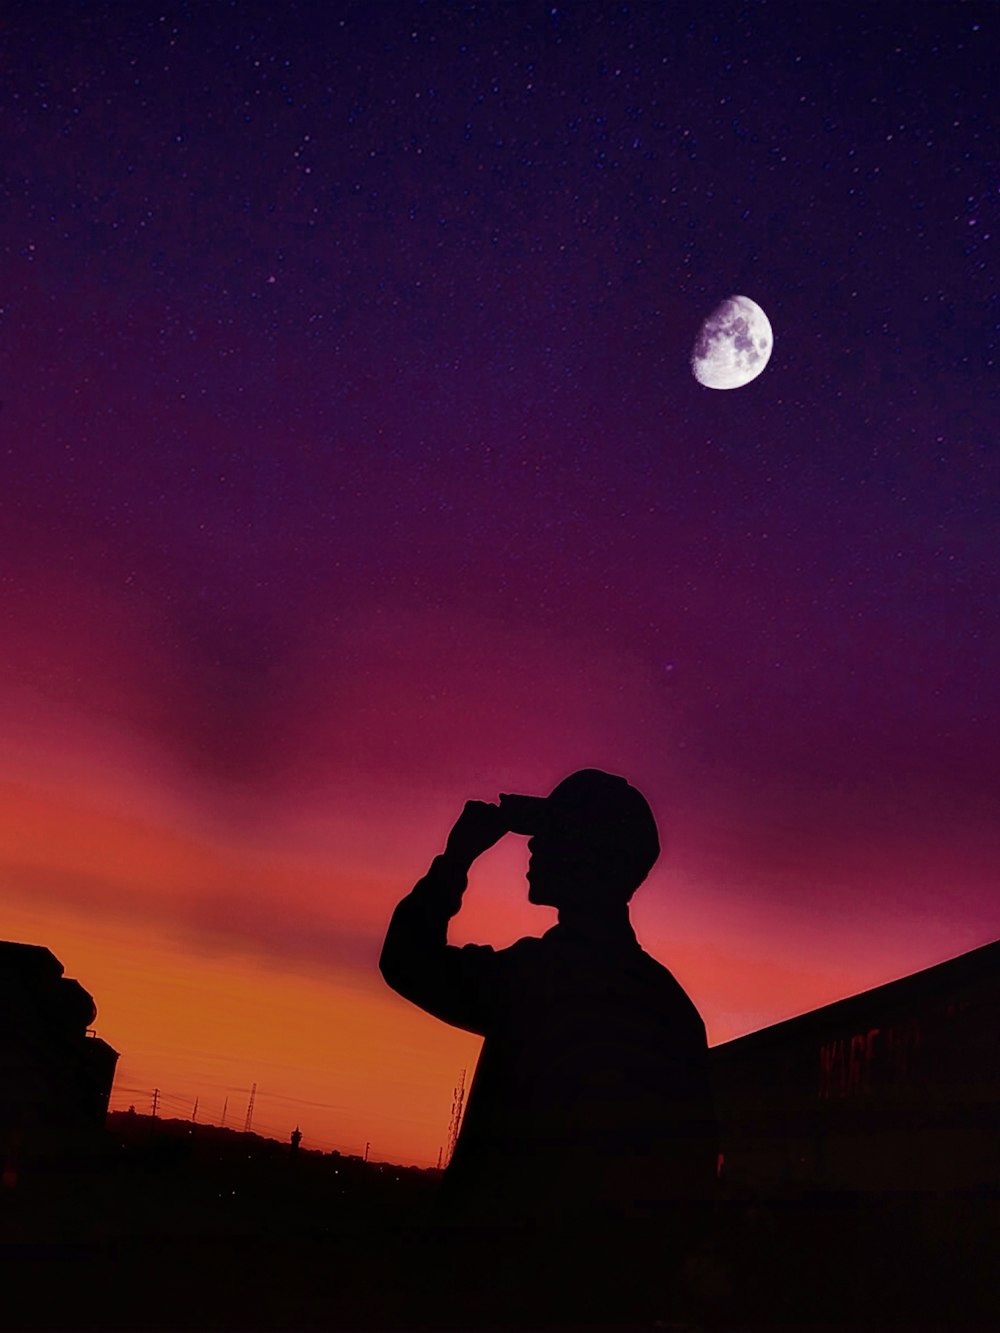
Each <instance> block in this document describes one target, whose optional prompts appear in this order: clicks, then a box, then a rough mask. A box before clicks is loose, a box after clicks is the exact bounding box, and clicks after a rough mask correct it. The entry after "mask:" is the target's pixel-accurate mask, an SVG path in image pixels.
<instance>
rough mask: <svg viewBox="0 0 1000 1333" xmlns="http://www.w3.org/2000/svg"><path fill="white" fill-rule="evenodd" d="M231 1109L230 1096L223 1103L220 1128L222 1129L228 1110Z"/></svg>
mask: <svg viewBox="0 0 1000 1333" xmlns="http://www.w3.org/2000/svg"><path fill="white" fill-rule="evenodd" d="M228 1110H229V1098H228V1097H227V1098H226V1100H225V1101H224V1102H223V1103H222V1119H221V1120H220V1121H219V1128H220V1129H222V1128H223V1126H224V1125H225V1123H226V1112H227V1111H228Z"/></svg>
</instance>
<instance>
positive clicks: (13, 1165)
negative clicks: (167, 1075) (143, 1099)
mask: <svg viewBox="0 0 1000 1333" xmlns="http://www.w3.org/2000/svg"><path fill="white" fill-rule="evenodd" d="M96 1015H97V1007H96V1005H95V1004H94V1000H93V997H92V996H91V995H90V993H89V992H88V991H86V990H85V989H84V988H83V986H82V985H81V984H80V983H79V982H78V981H75V980H73V979H72V978H70V977H66V976H64V975H63V965H62V963H61V962H60V961H59V959H58V958H56V956H55V955H54V954H53V953H52V952H51V951H50V950H49V949H46V948H44V947H42V946H41V945H37V944H18V943H13V942H10V941H0V1173H2V1180H3V1183H4V1184H5V1185H6V1186H8V1187H10V1186H13V1185H15V1184H16V1183H17V1180H18V1178H19V1176H20V1175H21V1174H22V1173H23V1172H24V1171H25V1170H30V1169H31V1168H32V1167H33V1166H38V1165H43V1164H44V1163H46V1162H52V1161H58V1160H61V1159H64V1158H65V1157H66V1156H67V1154H69V1155H72V1154H73V1153H75V1152H79V1151H83V1150H85V1149H86V1148H87V1147H88V1146H89V1145H90V1144H91V1143H93V1142H94V1141H95V1140H96V1138H97V1137H98V1136H99V1135H100V1133H101V1131H102V1130H103V1128H104V1124H105V1120H106V1117H107V1112H108V1101H109V1099H110V1096H111V1085H112V1082H113V1080H114V1074H115V1066H116V1065H117V1063H118V1052H117V1051H115V1050H113V1049H112V1048H111V1047H110V1046H109V1045H108V1044H107V1042H105V1041H102V1040H101V1039H100V1037H97V1036H96V1035H94V1033H93V1031H92V1029H91V1024H92V1023H93V1022H94V1019H95V1017H96Z"/></svg>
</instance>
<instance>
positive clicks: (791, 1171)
mask: <svg viewBox="0 0 1000 1333" xmlns="http://www.w3.org/2000/svg"><path fill="white" fill-rule="evenodd" d="M998 1034H1000V941H998V942H996V943H994V944H989V945H986V946H984V947H983V948H980V949H975V950H973V951H972V952H971V953H967V954H963V955H962V956H960V957H958V958H953V959H951V960H950V961H948V962H945V963H940V964H938V965H937V966H935V967H931V968H927V969H926V970H925V971H922V972H917V973H914V974H913V975H911V976H908V977H903V978H901V979H900V980H898V981H893V982H890V983H888V984H887V985H884V986H878V987H876V988H875V989H873V990H870V991H865V992H863V993H861V994H858V995H852V996H850V997H849V998H847V999H844V1000H839V1001H837V1002H836V1003H835V1004H829V1005H826V1006H825V1007H823V1008H822V1009H816V1010H813V1011H812V1012H810V1013H806V1014H801V1015H799V1016H798V1017H796V1018H792V1019H789V1020H787V1021H786V1022H783V1023H777V1024H775V1025H774V1026H773V1027H769V1028H765V1029H763V1030H762V1031H760V1032H754V1033H751V1034H750V1035H749V1036H746V1037H740V1038H738V1039H737V1040H735V1041H730V1042H727V1043H725V1044H724V1045H722V1046H717V1047H715V1048H714V1049H713V1050H712V1052H711V1068H712V1077H713V1083H714V1087H715V1096H716V1104H717V1107H718V1111H719V1116H720V1122H721V1131H722V1139H721V1143H722V1151H723V1169H722V1176H721V1186H722V1190H723V1195H724V1198H725V1200H726V1206H727V1211H728V1213H729V1215H730V1219H737V1218H738V1219H739V1225H738V1226H737V1229H736V1231H735V1232H730V1233H728V1235H727V1238H726V1242H725V1247H724V1248H725V1252H726V1262H727V1267H728V1270H729V1274H730V1277H731V1278H732V1280H733V1281H734V1283H735V1285H736V1287H737V1289H738V1290H739V1291H740V1295H741V1311H740V1312H741V1315H742V1317H748V1316H749V1315H751V1314H756V1315H757V1316H758V1317H767V1318H769V1319H772V1320H780V1319H789V1320H797V1319H800V1318H807V1317H812V1315H813V1314H814V1312H815V1311H816V1310H817V1309H818V1308H820V1307H822V1308H823V1309H825V1311H826V1313H827V1317H829V1318H832V1319H834V1318H837V1319H840V1320H843V1321H846V1322H848V1323H850V1324H851V1325H852V1326H859V1325H860V1324H861V1323H863V1322H866V1321H870V1320H872V1319H889V1318H893V1319H907V1320H910V1321H911V1322H913V1321H916V1320H917V1319H918V1318H919V1320H920V1321H921V1324H920V1326H921V1327H923V1326H925V1324H924V1322H923V1321H928V1322H927V1324H926V1326H927V1327H930V1326H932V1325H933V1326H934V1327H938V1326H945V1325H946V1326H948V1327H952V1326H953V1325H955V1326H959V1325H961V1324H962V1323H963V1322H970V1323H976V1324H977V1325H979V1324H982V1326H983V1327H995V1326H996V1324H997V1320H998V1319H1000V1284H998V1283H997V1280H996V1273H997V1253H998V1239H1000V1136H998V1133H997V1125H998V1121H1000V1035H998Z"/></svg>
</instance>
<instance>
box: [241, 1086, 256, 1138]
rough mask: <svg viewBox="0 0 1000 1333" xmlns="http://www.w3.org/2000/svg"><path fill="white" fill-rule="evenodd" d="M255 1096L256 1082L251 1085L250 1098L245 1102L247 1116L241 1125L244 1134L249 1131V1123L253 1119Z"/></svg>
mask: <svg viewBox="0 0 1000 1333" xmlns="http://www.w3.org/2000/svg"><path fill="white" fill-rule="evenodd" d="M256 1096H257V1084H256V1083H255V1084H254V1085H253V1087H252V1088H251V1089H250V1100H249V1101H248V1102H247V1118H246V1123H245V1124H244V1126H243V1133H244V1134H249V1133H250V1123H251V1121H252V1120H253V1099H254V1098H255V1097H256Z"/></svg>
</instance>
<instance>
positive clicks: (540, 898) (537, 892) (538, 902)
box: [528, 881, 554, 907]
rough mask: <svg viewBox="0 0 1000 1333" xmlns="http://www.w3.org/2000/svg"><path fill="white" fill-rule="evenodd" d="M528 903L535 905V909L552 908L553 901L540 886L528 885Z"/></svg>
mask: <svg viewBox="0 0 1000 1333" xmlns="http://www.w3.org/2000/svg"><path fill="white" fill-rule="evenodd" d="M528 902H529V903H533V904H534V906H535V907H552V906H554V904H553V902H552V900H551V899H550V898H549V897H548V895H547V894H546V892H545V890H544V889H543V888H542V886H541V885H540V884H532V883H531V882H530V881H529V883H528Z"/></svg>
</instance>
